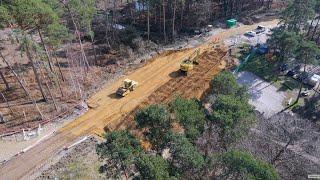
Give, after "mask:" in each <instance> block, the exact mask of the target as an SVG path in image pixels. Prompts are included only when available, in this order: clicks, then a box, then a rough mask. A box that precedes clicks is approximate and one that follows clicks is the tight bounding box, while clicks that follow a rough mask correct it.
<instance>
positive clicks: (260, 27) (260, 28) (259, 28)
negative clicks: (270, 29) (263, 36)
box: [255, 26, 266, 34]
mask: <svg viewBox="0 0 320 180" xmlns="http://www.w3.org/2000/svg"><path fill="white" fill-rule="evenodd" d="M265 31H266V27H264V26H258V27H257V28H256V29H255V32H256V34H260V33H263V32H265Z"/></svg>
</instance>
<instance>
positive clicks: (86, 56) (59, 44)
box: [0, 0, 284, 134]
mask: <svg viewBox="0 0 320 180" xmlns="http://www.w3.org/2000/svg"><path fill="white" fill-rule="evenodd" d="M282 6H284V4H282V3H278V2H273V1H271V0H267V1H258V0H257V1H255V0H243V1H199V2H193V1H138V2H137V1H116V0H114V1H110V0H109V1H108V0H106V1H102V0H99V1H94V0H90V1H85V2H82V1H77V0H70V1H46V0H31V1H27V0H16V1H6V0H3V1H1V6H0V10H1V12H2V13H1V17H0V21H1V27H2V29H1V30H0V34H1V38H0V40H1V68H0V72H1V79H2V80H1V84H0V89H1V98H0V101H1V104H0V112H1V114H0V116H1V119H0V120H1V124H0V133H1V134H6V133H11V132H19V131H21V130H22V129H23V128H24V129H28V128H34V127H37V126H38V124H44V123H47V122H49V121H51V120H55V119H59V118H61V117H64V116H67V115H68V114H70V113H72V112H73V111H74V108H78V109H79V108H80V109H81V108H83V107H81V106H79V102H82V101H85V100H86V99H87V98H88V97H89V96H90V94H92V92H95V91H96V90H97V89H99V88H100V87H101V85H102V84H104V83H105V82H107V81H110V80H113V79H115V78H117V77H119V76H120V75H121V74H123V73H124V72H125V71H126V70H130V69H132V68H135V67H138V66H141V65H143V64H144V63H145V62H146V60H147V59H149V57H150V56H152V55H153V54H157V53H158V52H160V51H162V49H163V46H164V45H166V44H175V43H177V42H181V41H184V40H185V38H187V37H190V36H193V35H195V33H197V32H198V31H200V32H202V31H203V29H204V28H205V27H206V25H208V24H213V23H216V24H218V22H219V21H220V20H224V19H227V18H229V17H240V16H241V17H243V18H242V19H243V21H244V22H245V23H249V24H250V23H252V22H253V21H254V18H252V17H253V16H251V14H255V13H261V12H267V11H268V10H269V9H272V8H274V7H277V8H281V7H282ZM26 9H27V11H26ZM200 9H201V11H199V10H200ZM244 15H246V16H244ZM222 17H223V18H222ZM244 17H248V18H247V19H246V18H244Z"/></svg>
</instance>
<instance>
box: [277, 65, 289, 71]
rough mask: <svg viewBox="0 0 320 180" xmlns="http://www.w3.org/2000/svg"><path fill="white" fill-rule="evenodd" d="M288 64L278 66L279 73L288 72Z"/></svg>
mask: <svg viewBox="0 0 320 180" xmlns="http://www.w3.org/2000/svg"><path fill="white" fill-rule="evenodd" d="M288 68H289V67H288V64H282V65H281V66H280V68H279V69H280V71H286V70H288Z"/></svg>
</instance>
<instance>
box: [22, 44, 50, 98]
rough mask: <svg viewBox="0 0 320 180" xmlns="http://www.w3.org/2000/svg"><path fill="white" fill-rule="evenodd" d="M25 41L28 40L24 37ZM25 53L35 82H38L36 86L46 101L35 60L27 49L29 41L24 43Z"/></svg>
mask: <svg viewBox="0 0 320 180" xmlns="http://www.w3.org/2000/svg"><path fill="white" fill-rule="evenodd" d="M25 41H28V40H27V39H26V38H25ZM25 48H26V54H27V57H28V59H29V61H30V63H31V67H32V70H33V73H34V76H35V78H36V81H37V84H38V87H39V90H40V92H41V95H42V98H43V100H44V101H47V98H46V95H45V93H44V91H43V87H42V83H41V80H40V77H39V74H38V71H37V68H36V65H35V62H34V60H33V58H32V56H31V53H30V49H29V43H27V44H26V47H25Z"/></svg>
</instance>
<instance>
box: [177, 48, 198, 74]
mask: <svg viewBox="0 0 320 180" xmlns="http://www.w3.org/2000/svg"><path fill="white" fill-rule="evenodd" d="M199 54H200V49H197V50H195V51H194V53H192V54H191V55H190V56H189V57H188V58H187V59H185V60H183V61H182V62H181V64H180V71H181V72H183V73H184V74H186V75H187V74H188V72H189V71H191V70H193V66H194V64H199Z"/></svg>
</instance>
